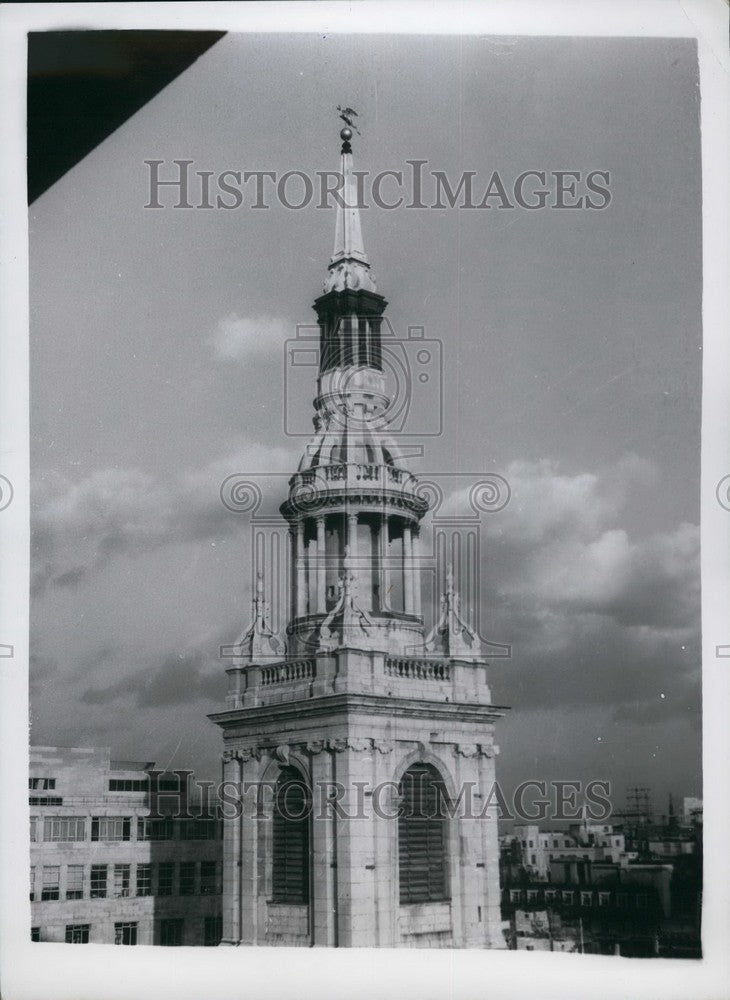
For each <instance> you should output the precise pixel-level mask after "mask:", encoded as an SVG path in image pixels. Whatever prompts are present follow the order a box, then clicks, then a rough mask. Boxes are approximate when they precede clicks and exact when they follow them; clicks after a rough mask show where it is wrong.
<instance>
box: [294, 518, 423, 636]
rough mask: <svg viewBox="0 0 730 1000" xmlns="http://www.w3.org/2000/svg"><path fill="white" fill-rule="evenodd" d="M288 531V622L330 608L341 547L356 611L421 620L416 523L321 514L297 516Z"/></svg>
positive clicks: (340, 565) (341, 568)
mask: <svg viewBox="0 0 730 1000" xmlns="http://www.w3.org/2000/svg"><path fill="white" fill-rule="evenodd" d="M363 528H366V531H365V532H363V531H362V529H363ZM358 529H360V531H358ZM289 533H290V539H291V579H292V582H293V588H292V602H291V615H292V617H293V618H303V617H305V616H306V615H314V614H321V615H324V614H327V612H328V611H330V610H331V609H332V607H333V606H334V604H335V602H336V600H337V582H338V580H339V579H340V578H341V577H342V576H343V574H344V552H345V546H347V549H348V553H349V563H350V567H351V570H352V573H353V576H354V577H355V580H356V589H357V599H358V602H359V604H360V606H361V607H363V608H364V609H365V610H367V611H372V612H374V613H376V614H377V613H378V612H379V611H383V612H388V611H393V612H398V613H405V614H407V615H415V616H417V617H420V616H421V578H420V568H419V553H418V525H417V524H416V523H415V522H414V521H412V520H411V519H410V518H407V517H403V516H402V515H396V514H388V513H377V514H374V513H371V512H368V513H367V514H364V515H363V514H358V513H356V512H347V513H345V512H342V513H330V514H324V513H321V514H315V515H312V516H311V517H302V518H300V519H299V520H297V521H296V522H294V523H293V524H292V525H290V531H289ZM328 533H329V534H328Z"/></svg>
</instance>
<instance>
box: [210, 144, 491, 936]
mask: <svg viewBox="0 0 730 1000" xmlns="http://www.w3.org/2000/svg"><path fill="white" fill-rule="evenodd" d="M341 137H342V139H343V146H342V153H341V173H342V176H343V178H344V192H343V193H344V202H345V204H344V205H342V206H339V207H338V208H337V220H336V235H335V249H334V254H333V256H332V259H331V261H330V264H329V267H328V271H327V277H326V281H325V286H324V294H322V295H321V296H320V297H319V298H318V299H317V300H316V302H315V304H314V309H315V311H316V314H317V320H318V324H319V330H320V351H319V373H318V377H317V396H316V399H315V403H314V407H315V416H314V425H315V433H314V436H313V438H312V440H311V441H310V443H309V445H308V446H307V447H306V449H305V452H304V455H303V457H302V459H301V462H300V464H299V468H298V471H297V472H296V473H295V474H294V475H293V476H292V478H291V480H290V488H289V495H288V499H287V500H286V501H285V503H284V504H283V505H282V507H281V513H282V515H283V517H284V518H285V519H286V521H287V522H288V524H289V532H290V541H291V564H290V576H289V582H290V587H289V591H290V598H289V600H290V609H289V624H288V627H287V635H286V645H285V643H284V640H283V639H282V637H280V636H277V635H274V633H273V631H272V630H271V628H270V625H269V619H268V616H267V601H266V586H267V585H266V583H265V582H264V579H263V576H259V578H258V583H257V589H256V596H255V599H254V615H253V623H252V625H251V627H250V628H249V630H248V631H247V632H246V633H245V634H244V635H243V637H242V638H241V640H240V642H239V644H238V646H237V647H236V650H237V654H238V655H237V658H236V659H235V660H234V661H233V664H232V666H231V667H230V668H229V669H228V671H227V673H228V675H229V680H230V686H229V693H228V697H227V708H226V710H225V711H223V712H219V713H216V714H215V715H212V716H211V719H212V720H213V721H214V722H215V723H216V724H217V725H218V726H220V727H221V729H222V732H223V740H224V754H223V760H224V768H223V770H224V788H225V789H227V790H228V792H230V793H231V794H230V795H228V793H227V795H226V798H227V799H228V798H230V800H231V803H233V800H234V799H235V795H234V794H233V793H232V792H231V790H234V789H238V791H239V794H240V800H239V801H240V808H235V807H234V806H233V805H232V804H230V806H229V808H226V807H225V806H224V821H223V822H224V847H223V852H224V879H223V943H225V944H230V945H276V944H286V945H303V946H308V945H322V946H361V947H367V946H371V947H372V946H390V947H394V946H426V947H475V948H502V947H504V946H505V942H504V938H503V934H502V929H501V916H500V887H499V849H498V838H497V818H496V811H493V810H492V809H491V807H489V800H490V791H491V789H492V787H493V784H494V781H495V754H496V753H497V748H496V747H495V744H494V726H495V723H496V722H497V720H498V719H499V718H500V717H502V716H503V714H504V711H505V709H503V708H500V707H498V706H495V705H494V704H493V702H492V696H491V692H490V689H489V685H488V680H487V663H486V660H485V658H484V655H483V653H482V650H481V647H480V644H479V641H478V639H477V637H476V635H475V633H474V631H473V629H472V628H471V627H470V626H469V624H468V623H466V622H465V621H464V620H463V617H462V614H461V611H460V606H459V596H458V593H457V592H456V587H455V585H454V581H453V578H452V575H451V573H448V574H447V576H446V579H445V580H443V581H441V583H442V585H443V596H442V598H441V606H440V612H439V613H438V614H437V615H436V616H435V618H436V621H435V625H434V627H433V628H432V629H431V630H430V632H429V633H428V634H426V628H425V623H424V617H423V610H422V604H421V586H420V583H421V581H420V570H419V567H420V565H421V558H422V557H421V554H420V550H419V541H420V539H419V534H420V526H421V523H422V519H423V518H424V516H425V515H426V514H427V511H428V501H427V499H426V497H425V496H424V494H423V491H421V490H420V489H419V482H418V480H417V478H416V477H415V476H414V475H413V474H412V472H411V471H410V470H409V469H408V467H407V464H406V462H405V460H404V459H403V457H402V454H401V451H400V449H399V447H398V443H397V441H396V436H395V434H393V433H391V430H390V428H389V397H388V389H387V386H386V377H385V374H384V368H385V364H384V360H385V359H384V353H385V352H386V351H387V350H388V345H387V344H385V343H384V340H383V337H382V335H381V325H382V321H383V314H384V311H385V307H386V305H387V303H386V301H385V299H384V298H383V296H382V295H380V294H379V293H378V291H377V289H376V285H375V280H374V277H373V274H372V271H371V269H370V262H369V259H368V256H367V254H366V253H365V248H364V245H363V240H362V233H361V226H360V218H359V212H358V209H357V207H355V206H356V204H357V199H356V194H355V181H354V176H353V163H352V152H351V147H350V139H351V137H352V134H351V132H350V130H349V129H345V130H343V132H342V133H341ZM303 416H304V415H303ZM259 569H260V570H261V571H263V570H264V569H265V567H263V566H261V565H260V566H259ZM269 586H271V585H270V584H269ZM272 590H275V588H272ZM467 786H468V788H469V789H470V801H471V803H472V808H471V809H467V810H464V809H460V808H459V806H460V804H462V805H463V803H462V799H461V792H462V790H463V789H464V788H465V787H467ZM475 804H476V805H478V806H479V809H475V808H474V805H475ZM481 804H483V808H482V806H481Z"/></svg>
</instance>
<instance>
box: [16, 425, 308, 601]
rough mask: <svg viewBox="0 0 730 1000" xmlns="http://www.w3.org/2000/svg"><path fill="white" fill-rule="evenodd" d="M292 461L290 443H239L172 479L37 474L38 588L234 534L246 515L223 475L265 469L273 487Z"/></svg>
mask: <svg viewBox="0 0 730 1000" xmlns="http://www.w3.org/2000/svg"><path fill="white" fill-rule="evenodd" d="M293 464H294V459H293V457H292V455H291V454H290V453H289V452H288V451H286V450H284V449H281V448H279V449H277V448H263V447H261V446H257V445H243V446H241V445H240V444H239V445H238V446H237V447H236V446H232V447H231V449H230V452H229V454H228V455H227V456H224V457H223V458H219V459H216V460H215V461H213V462H211V463H210V464H209V465H207V466H206V467H205V468H202V469H200V470H197V471H193V472H187V473H185V474H183V475H181V476H179V477H176V478H169V479H168V480H166V481H158V480H156V479H154V478H153V477H152V476H150V475H148V474H146V473H143V472H142V471H141V470H139V469H104V470H100V471H98V472H95V473H92V474H91V475H90V476H88V477H86V478H85V479H83V480H81V481H78V482H73V481H71V480H69V479H67V478H65V477H62V476H59V475H56V474H46V475H43V474H42V473H41V474H37V475H36V476H35V477H34V482H35V489H34V496H33V507H32V518H31V528H32V548H31V552H32V567H33V572H32V581H31V589H32V593H33V594H34V596H40V595H42V594H43V593H44V592H45V590H46V589H47V588H48V587H49V586H52V587H73V586H77V585H78V584H79V583H81V582H83V581H84V580H86V579H88V578H89V576H90V575H92V574H93V573H94V572H95V571H100V570H102V569H103V568H104V567H105V566H106V565H107V564H108V563H109V562H110V561H111V560H113V559H114V558H115V557H118V556H122V555H127V556H141V555H145V554H147V553H149V552H151V551H153V550H155V549H159V548H162V547H164V546H167V545H176V544H180V543H185V544H192V543H195V542H199V541H204V540H207V539H214V540H215V539H219V538H222V537H225V536H227V535H230V534H231V533H235V532H237V531H239V530H240V527H241V523H240V518H238V517H237V515H236V513H235V512H232V511H231V510H230V509H228V508H226V507H225V506H224V504H223V503H222V501H221V497H220V490H221V484H222V483H223V481H224V480H225V479H226V478H227V477H229V476H231V475H235V474H237V473H241V474H245V473H247V472H248V471H249V470H250V471H251V472H256V473H258V474H259V475H258V478H259V479H261V478H262V475H261V470H264V471H265V472H271V473H273V474H274V482H273V489H274V490H276V489H277V488H278V489H279V490H281V491H283V490H285V488H286V486H285V481H284V480H283V479H281V477H276V475H275V474H276V472H277V471H278V470H280V469H281V470H288V469H290V468H291V467H292V465H293ZM280 499H283V492H282V496H281V497H280ZM82 558H83V559H84V560H85V561H81V560H82Z"/></svg>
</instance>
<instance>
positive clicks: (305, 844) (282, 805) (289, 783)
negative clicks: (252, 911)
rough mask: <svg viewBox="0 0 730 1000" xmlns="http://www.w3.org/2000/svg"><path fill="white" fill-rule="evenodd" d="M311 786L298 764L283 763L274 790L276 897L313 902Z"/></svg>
mask: <svg viewBox="0 0 730 1000" xmlns="http://www.w3.org/2000/svg"><path fill="white" fill-rule="evenodd" d="M311 801H312V800H311V796H310V794H309V788H308V787H307V784H306V783H305V781H304V779H303V778H302V776H301V774H300V773H299V772H298V771H297V770H296V768H294V767H283V768H282V769H281V771H280V773H279V778H278V780H277V782H276V787H275V791H274V814H273V831H272V839H273V844H272V898H273V901H274V902H275V903H308V902H309V866H310V850H309V814H310V811H311Z"/></svg>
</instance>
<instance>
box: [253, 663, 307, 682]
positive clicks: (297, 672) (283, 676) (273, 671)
mask: <svg viewBox="0 0 730 1000" xmlns="http://www.w3.org/2000/svg"><path fill="white" fill-rule="evenodd" d="M316 674H317V666H316V663H315V661H314V660H313V659H307V660H292V662H291V663H275V664H273V665H272V666H270V667H261V686H262V687H270V686H271V685H272V684H288V683H291V682H293V681H308V680H313V679H314V677H315V676H316Z"/></svg>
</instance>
